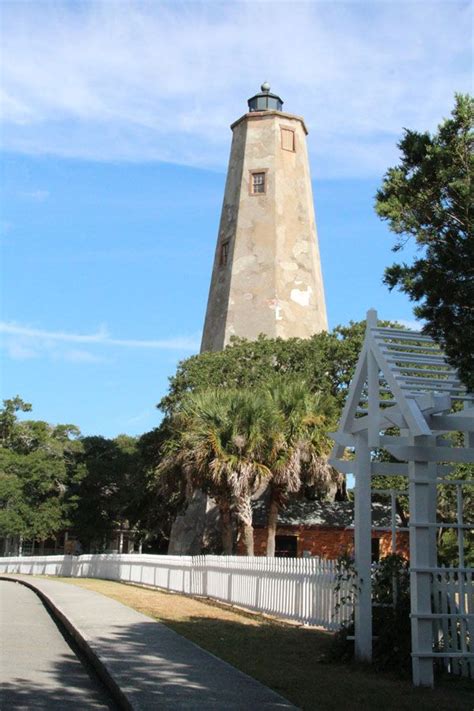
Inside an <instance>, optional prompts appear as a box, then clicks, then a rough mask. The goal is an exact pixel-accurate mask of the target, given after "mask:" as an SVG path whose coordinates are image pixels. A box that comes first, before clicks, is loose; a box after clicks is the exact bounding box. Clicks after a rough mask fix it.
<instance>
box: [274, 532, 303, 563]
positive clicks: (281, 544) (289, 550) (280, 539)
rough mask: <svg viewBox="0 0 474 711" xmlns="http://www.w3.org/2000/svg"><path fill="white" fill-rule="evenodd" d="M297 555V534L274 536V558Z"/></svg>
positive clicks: (294, 556)
mask: <svg viewBox="0 0 474 711" xmlns="http://www.w3.org/2000/svg"><path fill="white" fill-rule="evenodd" d="M297 555H298V538H297V536H275V558H296V556H297Z"/></svg>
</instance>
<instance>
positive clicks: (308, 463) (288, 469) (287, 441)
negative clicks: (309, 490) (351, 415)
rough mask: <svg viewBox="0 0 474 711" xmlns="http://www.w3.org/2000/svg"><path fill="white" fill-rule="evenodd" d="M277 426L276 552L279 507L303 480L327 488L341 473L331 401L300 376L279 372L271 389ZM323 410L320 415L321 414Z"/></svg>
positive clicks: (271, 550)
mask: <svg viewBox="0 0 474 711" xmlns="http://www.w3.org/2000/svg"><path fill="white" fill-rule="evenodd" d="M267 396H268V399H269V402H270V404H271V408H272V410H273V414H274V416H273V422H274V425H275V429H274V431H273V432H272V434H271V437H270V440H271V446H270V447H269V449H268V456H269V459H268V460H266V461H265V463H266V464H267V466H268V467H269V469H271V472H272V476H271V480H270V484H269V490H270V503H269V510H268V537H267V556H269V557H271V556H274V555H275V536H276V529H277V522H278V512H279V510H280V508H281V506H282V505H283V504H284V503H285V502H286V501H287V499H288V497H289V496H290V495H291V494H295V493H297V492H299V491H300V490H301V488H302V487H303V485H308V486H313V487H316V488H317V489H318V490H319V491H324V490H326V489H327V487H328V485H329V483H330V482H332V481H333V480H334V477H335V476H336V477H339V475H338V474H337V472H335V470H334V469H333V468H332V467H331V466H330V465H329V464H328V462H327V455H328V453H329V450H330V442H329V439H328V437H327V434H326V432H327V426H328V424H329V419H330V417H331V415H332V412H331V406H330V403H329V402H328V401H325V400H324V399H323V398H322V396H321V395H320V394H319V393H316V394H315V393H312V392H311V390H310V388H309V386H308V384H307V383H306V382H305V380H303V379H301V378H295V377H293V376H290V377H280V378H279V379H278V380H275V382H274V383H273V384H272V385H271V386H270V387H269V388H268V391H267ZM317 413H318V414H317Z"/></svg>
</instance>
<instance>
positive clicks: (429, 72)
mask: <svg viewBox="0 0 474 711" xmlns="http://www.w3.org/2000/svg"><path fill="white" fill-rule="evenodd" d="M1 11H2V16H3V17H2V27H3V30H2V32H3V37H2V44H3V56H2V64H3V69H2V75H1V89H2V116H3V122H2V134H1V135H2V153H3V155H2V178H1V183H2V195H3V199H2V207H1V229H2V313H1V323H0V329H1V331H2V334H1V335H2V373H3V378H2V381H3V382H2V396H3V397H10V396H12V395H15V394H17V393H18V394H20V395H21V396H22V397H23V398H24V399H26V400H28V401H30V402H32V403H33V406H34V411H33V414H34V416H35V417H37V418H38V419H46V420H48V421H51V422H73V423H75V424H77V425H79V426H80V427H81V429H82V431H83V432H84V433H86V434H91V433H97V434H99V433H100V434H104V435H107V436H113V435H116V434H118V433H120V432H127V433H130V434H135V433H141V432H143V431H146V430H148V429H151V428H152V427H153V426H155V425H156V424H157V423H158V422H159V413H158V412H157V411H156V409H155V404H156V403H157V402H158V400H159V399H160V397H161V396H162V395H163V394H164V392H165V391H166V387H167V378H168V377H169V376H170V375H172V373H173V372H174V370H175V367H176V364H177V362H178V361H179V360H180V359H182V358H184V357H187V356H188V355H191V354H192V353H195V352H197V351H198V349H199V342H200V333H201V329H202V325H203V319H204V312H205V307H206V299H207V291H208V286H209V279H210V272H211V265H212V258H213V252H214V246H215V240H216V236H217V226H218V221H219V213H220V207H221V203H222V196H223V189H224V181H225V171H226V163H227V158H228V153H229V148H230V140H231V132H230V130H229V124H230V123H231V122H232V121H233V120H235V119H236V118H238V117H239V116H240V115H241V114H243V113H244V112H245V110H246V100H247V98H248V97H249V96H251V95H252V94H253V93H255V91H256V90H258V87H259V85H260V83H261V82H262V81H264V80H269V81H270V82H271V84H272V88H273V89H274V90H275V91H277V92H278V93H279V94H280V95H281V96H282V98H283V99H284V101H285V106H284V108H285V109H286V110H288V111H289V112H292V113H296V114H300V115H303V116H304V117H305V120H306V123H307V125H308V127H309V130H310V134H309V137H308V146H309V152H310V160H311V168H312V176H313V190H314V198H315V205H316V215H317V223H318V232H319V240H320V248H321V255H322V262H323V274H324V280H325V290H326V299H327V306H328V315H329V321H330V325H331V326H335V325H336V324H338V323H347V322H348V321H349V320H351V319H352V320H358V319H361V318H363V317H364V314H365V312H366V310H367V309H368V308H369V307H371V306H375V307H376V308H377V309H378V311H379V313H380V315H381V316H383V317H384V318H392V319H395V318H397V319H399V320H404V321H407V322H409V321H411V320H412V318H413V317H412V307H411V305H410V303H409V302H408V300H407V299H406V297H404V296H403V295H401V294H397V293H389V292H388V291H387V289H386V287H384V286H383V285H382V282H381V279H382V274H383V269H384V267H385V266H386V265H387V264H389V263H391V261H393V258H394V257H393V254H392V253H391V251H390V248H391V245H392V243H393V239H392V237H391V236H390V234H389V233H388V231H387V228H386V226H385V225H384V224H382V223H381V222H380V220H379V219H378V218H377V217H376V216H375V214H374V212H373V196H374V193H375V191H376V189H377V187H378V185H379V184H380V181H381V178H382V176H383V173H384V172H385V170H386V169H387V168H388V167H389V166H390V165H393V164H394V163H395V162H396V159H397V151H396V142H397V140H398V139H399V138H400V136H401V132H402V127H403V126H408V127H410V128H415V129H419V130H425V129H429V130H433V129H434V128H435V127H436V125H437V123H439V121H440V120H441V119H442V118H443V117H444V116H446V115H447V114H449V112H450V109H451V107H452V104H453V94H454V92H455V91H469V90H470V89H471V54H472V47H471V38H470V24H471V19H472V18H471V14H472V6H471V4H470V3H468V2H433V3H428V2H383V1H381V2H346V3H342V2H332V3H329V2H301V3H299V2H293V3H290V4H288V3H285V2H252V3H250V2H248V3H246V2H206V3H201V2H192V3H180V2H172V3H171V2H153V3H152V2H125V1H118V0H116V1H114V0H108V1H107V2H99V1H98V0H97V1H95V2H72V1H71V2H52V3H49V2H45V1H42V2H34V3H33V2H32V3H30V2H8V1H4V2H3V3H2V7H1ZM410 249H411V248H410V247H408V251H407V257H409V256H410Z"/></svg>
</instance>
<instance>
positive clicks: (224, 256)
mask: <svg viewBox="0 0 474 711" xmlns="http://www.w3.org/2000/svg"><path fill="white" fill-rule="evenodd" d="M228 258H229V242H223V243H222V244H221V253H220V255H219V266H221V267H225V265H226V264H227V260H228Z"/></svg>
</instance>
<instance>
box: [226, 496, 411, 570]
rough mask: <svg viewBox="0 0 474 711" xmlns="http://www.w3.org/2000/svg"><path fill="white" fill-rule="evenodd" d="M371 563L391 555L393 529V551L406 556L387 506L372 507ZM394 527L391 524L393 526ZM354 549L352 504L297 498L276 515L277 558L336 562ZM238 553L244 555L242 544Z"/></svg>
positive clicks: (263, 540)
mask: <svg viewBox="0 0 474 711" xmlns="http://www.w3.org/2000/svg"><path fill="white" fill-rule="evenodd" d="M372 521H373V531H372V560H373V561H374V562H376V561H378V560H379V559H380V558H383V557H384V556H386V555H389V554H390V553H391V552H392V535H393V531H394V528H395V526H396V527H397V531H396V534H395V536H396V552H397V553H399V554H400V555H403V556H404V557H405V558H408V557H409V554H408V552H409V546H408V531H403V530H402V531H400V530H399V529H400V527H401V521H400V519H399V517H398V516H396V520H395V522H394V521H392V510H391V507H390V506H387V505H385V504H382V503H376V502H374V503H373V504H372ZM394 524H395V525H394ZM253 526H254V542H255V555H262V556H264V555H266V550H267V535H268V528H267V507H266V502H265V500H263V499H259V500H258V501H256V502H255V503H254V505H253ZM353 549H354V504H353V502H352V501H334V502H325V501H309V500H307V499H298V500H295V501H291V502H289V503H287V504H286V506H285V507H283V508H282V509H281V511H280V513H279V514H278V527H277V535H276V542H275V555H276V556H278V557H291V558H294V557H304V556H318V557H320V558H330V559H336V558H338V557H339V556H340V555H341V554H342V553H345V552H349V553H352V552H353ZM238 553H239V554H244V546H243V543H242V541H239V544H238Z"/></svg>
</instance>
